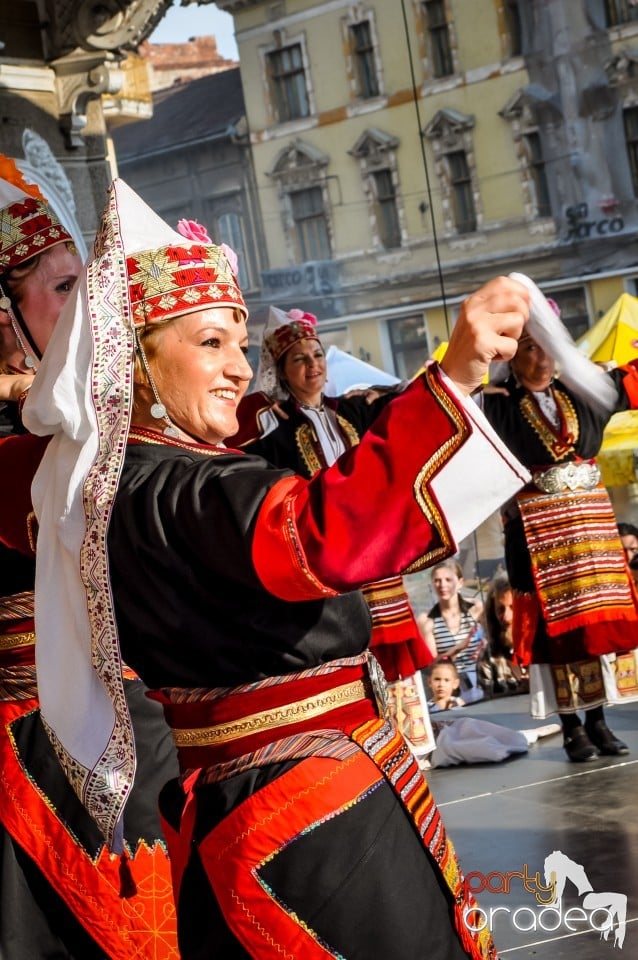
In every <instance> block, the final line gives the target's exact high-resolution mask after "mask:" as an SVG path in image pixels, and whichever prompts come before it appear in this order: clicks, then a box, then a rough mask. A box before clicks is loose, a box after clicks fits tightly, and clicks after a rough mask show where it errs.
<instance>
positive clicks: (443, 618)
mask: <svg viewBox="0 0 638 960" xmlns="http://www.w3.org/2000/svg"><path fill="white" fill-rule="evenodd" d="M432 586H433V587H434V590H435V593H436V594H437V596H438V598H439V600H438V603H435V605H434V606H433V607H432V609H431V610H430V611H429V613H428V614H427V615H425V614H421V615H420V616H419V617H417V623H418V624H419V627H420V628H421V632H422V633H423V636H424V638H425V642H426V643H427V645H428V647H429V648H430V652H431V653H432V655H433V656H434V657H435V658H436V659H437V660H439V659H441V658H442V657H446V658H447V659H449V660H453V661H454V664H455V665H456V668H457V670H458V672H459V677H460V684H461V690H462V691H463V697H464V699H466V700H467V693H468V691H470V690H473V691H475V692H476V691H477V689H478V687H477V679H476V662H477V659H478V655H479V651H480V648H481V642H482V639H483V628H482V627H481V624H480V622H479V617H480V615H481V612H482V610H483V604H482V602H481V601H480V600H475V601H473V602H470V601H469V600H466V599H465V597H463V596H462V594H461V588H462V586H463V574H462V571H461V568H460V566H459V564H458V563H457V562H456V561H455V560H444V561H443V562H442V563H439V564H438V565H437V566H436V567H434V568H433V570H432ZM479 694H480V696H479V697H478V699H480V697H482V696H483V694H482V691H479ZM473 699H477V697H476V696H474V697H473Z"/></svg>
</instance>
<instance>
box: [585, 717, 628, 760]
mask: <svg viewBox="0 0 638 960" xmlns="http://www.w3.org/2000/svg"><path fill="white" fill-rule="evenodd" d="M586 729H587V734H586V735H587V736H588V737H589V739H590V740H591V742H592V743H593V744H594V746H595V747H598V749H599V750H600V752H601V753H604V754H606V755H607V756H608V757H623V756H624V755H625V754H626V753H629V747H628V746H627V744H626V743H623V742H622V740H619V739H618V737H617V736H616V735H615V734H614V733H612V732H611V730H610V729H609V727H608V726H607V724H606V723H605V721H604V720H597V721H596V723H594V724H593V725H592V727H591V729H590V728H589V727H587V728H586Z"/></svg>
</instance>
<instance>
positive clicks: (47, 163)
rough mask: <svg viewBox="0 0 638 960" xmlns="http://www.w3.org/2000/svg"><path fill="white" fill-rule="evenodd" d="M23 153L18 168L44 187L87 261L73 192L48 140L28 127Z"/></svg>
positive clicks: (41, 187)
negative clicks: (22, 158)
mask: <svg viewBox="0 0 638 960" xmlns="http://www.w3.org/2000/svg"><path fill="white" fill-rule="evenodd" d="M22 149H23V150H24V160H17V161H16V162H17V165H18V167H19V168H20V170H22V172H23V173H24V175H25V177H26V178H27V180H28V181H29V182H31V183H37V185H38V186H39V187H40V189H41V190H42V193H43V194H44V196H45V197H46V198H47V200H48V201H49V203H50V204H51V206H52V207H53V209H54V211H55V212H56V214H57V215H58V217H59V219H60V222H61V223H63V224H64V226H65V227H66V228H67V230H68V231H69V233H70V234H71V236H72V237H73V239H74V241H75V245H76V246H77V248H78V253H79V254H80V256H81V257H82V259H83V260H84V259H85V258H86V255H87V248H86V243H85V242H84V238H83V236H82V231H81V229H80V225H79V224H78V222H77V219H76V214H75V210H76V206H75V197H74V196H73V188H72V187H71V182H70V180H69V178H68V177H67V175H66V173H65V171H64V167H63V166H62V164H61V163H59V162H58V161H57V160H56V158H55V157H54V156H53V151H52V150H51V147H50V146H49V144H48V143H47V142H46V140H44V139H43V138H42V137H41V136H40V134H39V133H36V132H35V130H31V129H29V128H28V127H27V128H26V129H25V131H24V133H23V134H22Z"/></svg>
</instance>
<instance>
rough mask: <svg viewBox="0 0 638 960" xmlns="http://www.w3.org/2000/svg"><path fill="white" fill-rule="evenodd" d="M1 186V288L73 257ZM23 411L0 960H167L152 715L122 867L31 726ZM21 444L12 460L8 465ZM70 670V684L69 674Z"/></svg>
mask: <svg viewBox="0 0 638 960" xmlns="http://www.w3.org/2000/svg"><path fill="white" fill-rule="evenodd" d="M0 174H2V175H3V176H9V175H10V176H11V177H12V182H11V183H8V182H7V181H6V180H0V196H2V198H3V200H4V202H5V203H6V205H4V206H3V209H2V210H0V222H2V225H3V230H2V231H0V248H1V251H0V261H1V264H2V266H1V268H0V284H2V275H3V274H4V272H5V271H7V270H10V269H12V268H13V267H15V266H19V265H22V264H23V263H24V262H25V261H28V260H29V259H30V258H31V257H32V256H34V254H36V253H38V252H41V251H43V250H47V249H49V248H50V247H51V246H53V245H54V244H55V243H71V237H70V235H69V234H68V233H67V232H66V230H64V228H63V227H62V226H61V224H60V223H59V222H58V220H57V218H56V217H55V216H54V215H53V213H52V211H51V209H50V207H49V206H48V204H47V203H46V202H45V201H44V200H43V199H42V198H41V197H40V195H39V193H38V192H37V188H34V187H32V186H31V185H28V184H24V183H23V182H22V180H21V177H18V176H17V175H16V174H17V171H16V170H15V167H14V166H13V163H12V161H11V162H9V161H6V159H5V158H0ZM14 194H15V196H14ZM7 200H8V201H9V202H7ZM5 292H6V291H5ZM7 300H9V298H7ZM6 307H8V308H9V310H11V318H12V323H15V324H16V325H17V324H18V323H19V324H20V326H19V327H18V336H23V337H24V338H25V342H26V343H27V344H28V345H29V346H31V344H30V342H29V340H28V339H26V338H28V329H27V330H25V329H24V328H23V327H22V324H24V323H25V321H24V319H23V318H22V317H21V316H20V314H19V311H17V310H15V314H14V305H13V304H11V305H10V304H9V303H5V308H6ZM3 309H4V308H3ZM6 312H8V311H6ZM16 315H17V318H16ZM19 342H20V341H19ZM21 406H22V404H21V403H20V404H18V403H0V436H2V437H9V438H10V439H9V440H7V441H5V456H6V460H5V461H4V463H5V466H4V467H3V478H4V479H3V504H4V509H5V510H6V512H7V515H8V516H7V519H6V522H5V526H4V536H5V540H7V541H8V542H10V543H11V545H12V546H11V547H9V546H7V545H6V543H2V544H0V781H1V783H0V871H1V874H2V883H1V884H0V956H2V957H5V956H6V957H7V960H9V958H10V960H34V958H36V957H45V956H46V957H49V956H51V957H52V956H55V957H59V958H60V960H67V958H68V960H71V958H74V960H105V958H113V960H130V958H132V957H136V958H138V960H169V958H174V960H177V956H178V954H177V940H176V921H175V909H174V905H173V899H172V890H171V885H170V869H169V865H168V857H167V853H166V847H165V844H164V842H163V839H162V834H161V828H160V821H159V817H158V816H157V810H156V807H157V799H156V798H157V794H158V792H159V789H160V787H161V786H162V784H163V782H164V781H165V780H166V777H167V776H169V775H170V774H171V772H172V771H173V770H175V769H176V760H175V754H174V747H173V744H172V743H171V738H170V733H169V732H168V729H167V727H166V724H165V723H164V721H163V717H162V715H161V712H159V711H158V709H157V707H156V705H155V704H152V703H149V701H148V700H147V699H146V698H145V696H144V688H143V685H142V684H141V682H140V681H139V680H138V679H135V680H134V679H128V680H126V681H125V684H126V696H127V700H128V704H129V708H130V710H131V713H132V715H133V716H134V719H135V729H136V737H137V738H138V748H139V750H140V753H141V754H142V756H143V758H144V759H143V761H142V764H141V778H140V787H139V788H136V790H135V795H134V802H133V803H132V805H131V806H130V807H129V809H128V811H127V823H126V837H127V844H126V852H125V853H124V854H123V856H121V857H120V856H117V857H114V856H113V855H112V854H111V852H110V851H109V849H108V847H107V846H106V843H105V841H104V837H103V836H102V834H101V833H100V831H99V829H98V827H97V825H96V823H95V821H94V820H93V819H92V818H91V817H90V816H89V814H88V813H87V811H86V810H85V808H84V807H83V806H82V804H81V803H80V802H79V800H78V798H77V797H76V795H75V793H74V791H73V790H72V788H71V786H70V785H69V783H68V781H67V778H66V777H65V776H64V774H63V771H62V769H61V767H60V765H59V762H58V759H57V757H56V755H55V752H54V750H53V747H52V745H51V742H50V740H49V738H48V736H47V734H46V731H45V729H44V726H43V723H42V720H41V716H40V710H39V699H38V689H37V684H36V669H35V631H34V592H33V586H34V580H35V560H34V553H33V550H34V547H35V532H36V525H35V524H34V523H33V517H32V515H31V499H30V488H31V482H32V479H33V475H34V473H35V471H36V469H37V467H38V465H39V462H40V459H41V456H42V454H43V452H44V449H45V447H46V440H45V439H44V438H41V437H32V436H28V435H26V436H22V437H18V436H17V435H19V434H25V430H24V427H23V425H22V420H21ZM18 440H19V441H21V446H20V453H19V454H18V450H17V449H16V457H15V458H14V457H13V455H11V453H10V451H11V450H12V449H14V446H15V442H16V441H18ZM67 668H68V669H69V670H70V672H71V673H72V661H71V660H70V661H69V662H68V665H67ZM131 676H132V674H131ZM69 709H72V704H70V705H69Z"/></svg>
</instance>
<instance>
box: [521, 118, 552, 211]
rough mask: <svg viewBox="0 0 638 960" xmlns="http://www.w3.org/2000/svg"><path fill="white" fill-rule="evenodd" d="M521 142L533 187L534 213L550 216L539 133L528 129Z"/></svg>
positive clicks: (545, 171) (545, 172)
mask: <svg viewBox="0 0 638 960" xmlns="http://www.w3.org/2000/svg"><path fill="white" fill-rule="evenodd" d="M523 142H524V144H525V149H526V152H527V163H528V167H529V174H530V179H531V182H532V185H533V188H534V199H535V202H536V215H537V216H539V217H550V216H551V213H552V205H551V202H550V196H549V184H548V182H547V169H546V167H545V160H544V158H543V147H542V143H541V137H540V133H539V132H538V130H528V131H527V132H526V133H524V134H523Z"/></svg>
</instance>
